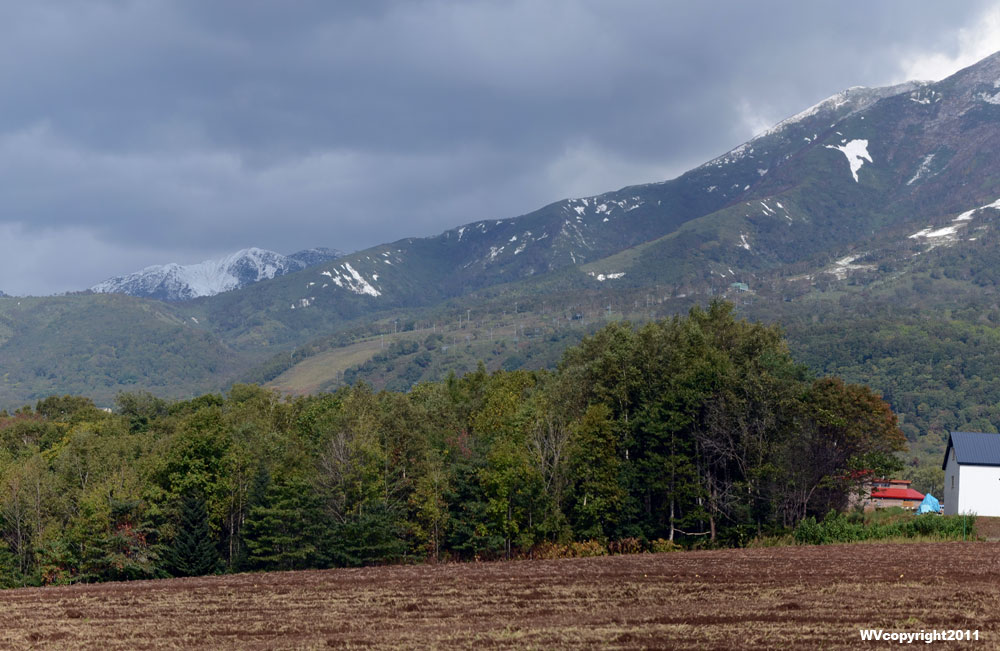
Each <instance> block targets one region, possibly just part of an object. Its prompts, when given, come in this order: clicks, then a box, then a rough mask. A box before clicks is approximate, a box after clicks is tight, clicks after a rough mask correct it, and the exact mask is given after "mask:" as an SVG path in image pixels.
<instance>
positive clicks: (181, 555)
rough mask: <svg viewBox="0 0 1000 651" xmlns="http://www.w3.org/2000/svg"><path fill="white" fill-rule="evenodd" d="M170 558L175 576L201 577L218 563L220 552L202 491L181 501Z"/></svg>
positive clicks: (214, 568) (209, 572)
mask: <svg viewBox="0 0 1000 651" xmlns="http://www.w3.org/2000/svg"><path fill="white" fill-rule="evenodd" d="M169 560H170V571H171V573H172V574H173V575H174V576H202V575H204V574H211V573H213V572H215V570H216V569H217V568H218V566H219V551H218V549H216V547H215V543H214V541H213V540H212V530H211V527H210V526H209V523H208V511H206V509H205V498H204V497H203V496H202V495H201V494H199V493H191V494H189V495H187V496H185V497H184V499H183V500H182V501H181V505H180V512H179V514H178V518H177V534H176V535H175V536H174V540H173V544H172V545H171V546H170V554H169Z"/></svg>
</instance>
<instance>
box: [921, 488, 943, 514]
mask: <svg viewBox="0 0 1000 651" xmlns="http://www.w3.org/2000/svg"><path fill="white" fill-rule="evenodd" d="M940 512H941V503H940V502H938V501H937V498H936V497H934V496H933V495H931V494H930V493H927V494H926V495H924V501H923V502H921V503H920V506H919V508H917V513H918V514H919V513H940Z"/></svg>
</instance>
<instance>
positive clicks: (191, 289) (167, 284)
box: [90, 248, 342, 301]
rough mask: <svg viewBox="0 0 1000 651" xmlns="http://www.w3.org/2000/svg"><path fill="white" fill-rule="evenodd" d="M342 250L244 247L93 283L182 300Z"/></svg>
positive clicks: (99, 289) (101, 290)
mask: <svg viewBox="0 0 1000 651" xmlns="http://www.w3.org/2000/svg"><path fill="white" fill-rule="evenodd" d="M341 255H342V254H341V253H340V252H339V251H335V250H334V249H327V248H316V249H306V250H303V251H299V252H297V253H293V254H291V255H288V256H285V255H281V254H280V253H275V252H274V251H267V250H265V249H257V248H250V249H243V250H241V251H237V252H236V253H233V254H231V255H228V256H226V257H224V258H221V259H218V260H205V261H204V262H200V263H198V264H192V265H179V264H166V265H154V266H150V267H146V268H145V269H142V270H141V271H136V272H133V273H130V274H127V275H125V276H118V277H116V278H111V279H109V280H106V281H104V282H102V283H99V284H97V285H94V286H93V287H91V288H90V289H91V291H93V292H95V293H98V294H128V295H130V296H141V297H144V298H154V299H158V300H164V301H182V300H187V299H191V298H198V297H202V296H214V295H216V294H220V293H222V292H228V291H232V290H234V289H239V288H241V287H246V286H247V285H249V284H251V283H256V282H259V281H261V280H270V279H272V278H276V277H278V276H281V275H284V274H286V273H290V272H292V271H299V270H301V269H305V268H306V267H310V266H313V265H317V264H322V263H323V262H327V261H329V260H334V259H336V258H337V257H339V256H341Z"/></svg>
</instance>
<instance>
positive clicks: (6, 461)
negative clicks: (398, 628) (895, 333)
mask: <svg viewBox="0 0 1000 651" xmlns="http://www.w3.org/2000/svg"><path fill="white" fill-rule="evenodd" d="M904 444H905V439H904V438H903V435H902V433H901V432H900V430H899V428H898V426H897V422H896V417H895V415H894V414H893V413H892V411H891V410H890V409H889V408H888V406H887V405H886V403H885V402H884V401H883V400H882V399H881V398H880V397H879V396H878V395H877V394H875V393H874V392H872V391H871V390H870V389H868V388H867V387H864V386H860V385H853V384H846V383H844V382H842V381H840V380H839V379H837V378H814V377H811V376H810V375H809V374H808V373H807V372H806V371H805V369H804V367H802V366H801V365H798V364H796V363H795V362H794V361H793V360H792V358H791V356H790V355H789V352H788V349H787V347H786V345H785V343H784V341H783V339H782V336H781V333H780V332H779V330H778V329H777V328H775V327H769V326H765V325H761V324H759V323H752V322H748V321H743V320H738V319H736V318H735V317H734V315H733V313H732V308H731V306H730V305H728V304H726V303H722V302H715V303H712V304H711V305H710V306H708V307H707V308H704V309H703V308H694V309H692V310H691V311H690V313H689V314H688V315H687V316H684V317H675V318H672V319H668V320H662V321H658V322H653V323H648V324H646V325H644V326H642V327H640V328H635V327H633V326H631V325H630V324H628V323H614V324H611V325H608V326H607V327H605V328H604V329H602V330H600V331H598V332H597V333H596V334H594V335H593V336H590V337H587V338H585V339H584V340H583V341H582V343H581V344H580V345H579V346H576V347H573V348H571V349H569V350H568V351H567V352H566V353H565V355H564V357H563V360H562V362H561V363H560V365H559V367H558V369H556V370H555V371H530V372H529V371H523V370H519V371H510V372H506V371H498V372H496V373H493V374H488V373H487V372H486V371H485V369H484V368H483V367H482V366H480V368H479V369H478V370H477V371H476V372H473V373H469V374H466V375H465V376H463V377H461V378H458V377H454V376H451V377H449V378H448V379H447V380H446V381H443V382H435V383H423V384H419V385H417V386H415V387H414V388H413V389H412V390H411V391H409V392H407V393H396V392H388V391H383V392H378V393H376V392H374V391H373V390H372V389H371V388H370V387H369V386H367V385H365V384H358V385H355V386H352V387H345V388H342V389H339V390H337V391H335V392H332V393H322V394H318V395H311V396H305V397H298V398H285V397H281V396H279V395H277V394H276V393H274V392H272V391H269V390H267V389H264V388H261V387H259V386H256V385H245V384H240V385H235V386H233V387H232V388H231V389H230V390H229V392H228V393H227V394H225V395H217V394H208V395H203V396H199V397H196V398H193V399H190V400H181V401H169V402H168V401H166V400H162V399H160V398H157V397H155V396H153V395H151V394H148V393H125V394H121V395H119V396H118V399H117V402H116V409H115V410H114V411H113V413H108V412H105V411H103V410H100V409H98V408H96V407H95V406H94V404H93V403H92V402H91V401H90V400H88V399H86V398H82V397H73V396H63V397H51V398H48V399H45V400H41V401H39V402H38V403H37V404H36V405H35V406H34V407H25V408H22V409H20V410H18V411H16V412H15V413H13V414H7V413H3V414H0V585H4V586H14V585H27V584H48V583H69V582H79V581H103V580H121V579H134V578H149V577H158V576H190V575H200V574H209V573H216V572H235V571H258V570H287V569H304V568H324V567H335V566H359V565H366V564H376V563H389V562H408V561H417V560H471V559H496V558H510V557H513V556H515V555H528V554H531V553H533V552H534V551H536V550H539V549H542V548H545V547H546V546H548V548H551V547H552V546H558V545H572V544H574V543H575V544H590V545H598V546H605V547H606V546H608V545H611V546H612V547H614V546H615V545H617V546H618V547H617V548H620V549H641V548H643V547H646V548H649V547H655V546H656V545H657V544H660V545H662V544H664V543H673V544H678V545H696V544H697V545H741V544H744V543H746V542H747V541H749V540H750V539H752V538H753V537H755V536H759V535H763V534H769V533H775V532H780V531H787V530H789V528H790V527H792V526H794V525H795V524H796V523H797V522H799V521H800V520H802V519H803V518H805V517H807V516H815V515H820V516H822V515H823V514H824V513H826V512H827V511H828V510H829V509H830V508H839V507H843V506H844V505H845V503H846V500H847V497H848V494H849V492H850V491H851V490H852V488H853V487H854V483H856V482H854V483H852V477H853V478H856V477H857V476H858V474H857V473H858V471H874V472H878V473H887V472H892V471H893V470H895V469H898V467H899V462H898V460H897V458H896V456H895V453H896V452H897V451H899V450H900V449H901V448H902V447H903V446H904ZM623 541H624V542H623Z"/></svg>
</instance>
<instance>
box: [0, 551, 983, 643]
mask: <svg viewBox="0 0 1000 651" xmlns="http://www.w3.org/2000/svg"><path fill="white" fill-rule="evenodd" d="M998 624H1000V544H996V543H983V542H975V543H960V542H958V543H927V544H909V545H884V544H879V545H874V544H871V545H835V546H827V547H784V548H770V549H750V550H723V551H710V552H690V553H674V554H657V555H650V554H646V555H636V556H615V557H610V558H592V559H564V560H552V561H520V562H511V563H483V564H466V565H437V566H431V565H423V566H406V567H381V568H367V569H356V570H329V571H313V572H287V573H274V574H242V575H236V576H224V577H207V578H196V579H172V580H164V581H142V582H134V583H116V584H102V585H78V586H71V587H49V588H40V589H35V588H31V589H21V590H10V591H5V592H0V647H2V648H19V649H20V648H24V649H27V648H46V649H48V648H89V649H101V650H102V651H103V650H110V649H126V648H127V649H135V648H192V647H199V648H213V649H283V648H297V649H298V648H328V647H333V648H370V647H386V648H456V647H460V648H461V647H476V648H479V647H486V648H529V649H530V648H536V649H551V648H565V649H569V648H574V649H577V648H595V647H600V648H611V649H637V648H657V649H661V648H670V649H686V648H692V649H695V648H697V649H736V648H781V649H792V648H794V649H799V648H854V647H859V646H874V647H886V646H887V645H886V643H885V642H868V643H863V642H861V641H860V637H859V633H858V631H859V629H861V628H882V629H887V630H894V631H908V632H918V631H920V630H921V629H923V630H931V629H935V628H937V629H971V630H979V632H980V633H979V635H980V641H979V642H978V643H977V642H972V643H964V644H960V643H954V642H952V643H946V646H947V647H948V648H961V647H963V646H969V647H973V648H980V649H987V648H994V647H996V646H998V645H1000V635H998V634H997V630H998ZM890 646H899V645H898V644H893V645H890ZM935 646H938V645H935Z"/></svg>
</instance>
